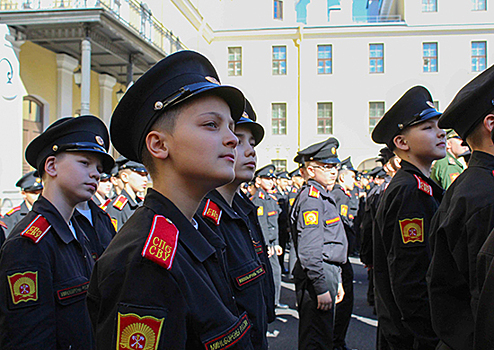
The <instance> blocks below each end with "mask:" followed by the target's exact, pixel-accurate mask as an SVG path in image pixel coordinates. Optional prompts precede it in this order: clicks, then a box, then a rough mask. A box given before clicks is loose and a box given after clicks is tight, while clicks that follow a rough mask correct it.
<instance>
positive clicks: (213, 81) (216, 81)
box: [205, 76, 221, 85]
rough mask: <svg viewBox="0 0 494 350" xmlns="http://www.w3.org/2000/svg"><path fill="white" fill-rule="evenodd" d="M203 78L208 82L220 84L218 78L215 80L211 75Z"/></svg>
mask: <svg viewBox="0 0 494 350" xmlns="http://www.w3.org/2000/svg"><path fill="white" fill-rule="evenodd" d="M205 79H206V80H207V81H209V82H210V83H213V84H216V85H221V84H220V82H219V81H218V80H216V78H213V77H210V76H207V77H205Z"/></svg>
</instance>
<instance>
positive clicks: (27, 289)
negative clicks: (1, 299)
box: [7, 271, 38, 305]
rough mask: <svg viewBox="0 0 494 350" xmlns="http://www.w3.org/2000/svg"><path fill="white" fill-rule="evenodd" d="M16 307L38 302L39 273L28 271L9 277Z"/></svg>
mask: <svg viewBox="0 0 494 350" xmlns="http://www.w3.org/2000/svg"><path fill="white" fill-rule="evenodd" d="M7 278H8V280H9V286H10V295H11V296H12V302H13V303H14V305H16V304H19V303H21V302H28V301H30V300H32V301H37V300H38V271H34V272H33V271H26V272H24V273H15V274H13V275H11V276H7Z"/></svg>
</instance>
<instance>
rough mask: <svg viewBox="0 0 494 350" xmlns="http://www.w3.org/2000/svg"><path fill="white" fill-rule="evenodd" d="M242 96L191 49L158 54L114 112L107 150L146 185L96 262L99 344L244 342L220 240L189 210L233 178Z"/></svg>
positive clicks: (92, 306) (244, 324)
mask: <svg viewBox="0 0 494 350" xmlns="http://www.w3.org/2000/svg"><path fill="white" fill-rule="evenodd" d="M243 110H244V97H243V95H242V93H241V92H240V91H239V90H238V89H236V88H233V87H229V86H221V85H219V83H218V76H217V74H216V71H215V69H214V67H213V66H212V65H211V63H210V62H209V61H208V60H207V58H205V57H204V56H202V55H201V54H199V53H197V52H193V51H186V50H184V51H179V52H176V53H173V54H171V55H169V56H167V57H166V58H164V59H163V60H161V61H159V62H158V63H157V64H156V65H155V66H154V67H152V68H151V69H150V70H149V71H147V72H146V73H145V74H144V75H143V76H141V77H140V78H139V79H138V80H137V81H136V82H135V83H134V84H133V85H132V86H131V87H130V88H129V89H128V90H127V92H126V93H125V95H124V96H123V98H122V99H121V100H120V102H119V104H118V105H117V107H116V108H115V111H114V112H113V115H112V118H111V122H110V133H111V138H112V142H113V145H114V147H115V149H116V150H117V151H118V152H119V153H120V154H122V155H123V156H125V157H127V158H128V159H130V160H131V161H135V162H142V163H143V164H144V165H145V166H146V169H148V170H150V174H151V178H152V179H153V189H149V190H148V191H147V194H146V198H145V200H144V204H143V205H142V207H140V208H139V209H138V210H137V211H136V212H135V213H134V215H132V217H131V218H130V219H129V220H128V221H127V222H126V224H125V225H124V226H123V227H122V229H121V230H120V231H119V232H118V234H117V235H116V236H115V238H114V239H113V240H112V242H111V244H110V245H109V246H108V248H107V249H106V250H105V252H104V253H103V255H102V256H101V257H100V258H99V259H98V261H97V262H96V265H95V268H94V272H93V275H92V277H91V283H90V285H89V290H88V297H87V300H88V309H89V313H90V315H91V320H92V323H93V328H94V330H95V336H96V344H97V346H98V348H100V349H122V348H130V347H132V348H138V347H140V348H144V347H147V348H151V349H200V348H202V349H204V348H206V349H225V348H228V349H252V344H251V340H250V328H251V323H250V321H249V318H248V316H247V315H246V313H243V314H240V313H239V312H238V309H237V305H236V304H235V302H234V298H233V295H232V293H231V290H230V286H229V281H228V280H227V278H226V275H225V272H226V271H227V265H226V262H225V260H224V249H225V243H224V241H223V239H222V238H221V237H219V236H218V235H217V234H215V233H214V232H213V231H211V230H210V229H209V227H208V226H207V224H206V223H205V222H204V221H203V220H202V218H201V217H200V216H197V215H195V212H196V210H197V208H198V206H199V204H200V202H201V200H202V198H203V197H204V196H205V195H206V194H207V193H208V192H210V191H211V190H213V189H214V188H216V187H218V186H222V185H224V184H226V183H229V182H231V181H232V180H233V179H234V176H235V170H234V163H235V147H236V146H237V138H236V137H235V135H234V134H233V131H232V130H233V128H234V126H235V124H234V123H235V121H236V120H238V119H239V118H240V117H241V115H242V113H243Z"/></svg>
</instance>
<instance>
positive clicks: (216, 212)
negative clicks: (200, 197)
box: [202, 199, 223, 226]
mask: <svg viewBox="0 0 494 350" xmlns="http://www.w3.org/2000/svg"><path fill="white" fill-rule="evenodd" d="M221 214H223V211H222V210H221V209H220V207H218V205H217V204H216V203H215V202H213V201H211V199H208V200H207V201H206V205H205V206H204V210H203V211H202V216H203V217H205V218H208V219H211V220H212V221H213V222H214V224H215V225H216V226H218V225H219V224H220V220H221Z"/></svg>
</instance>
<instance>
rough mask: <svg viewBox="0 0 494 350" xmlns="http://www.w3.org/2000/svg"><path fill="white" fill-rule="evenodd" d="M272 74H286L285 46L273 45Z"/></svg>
mask: <svg viewBox="0 0 494 350" xmlns="http://www.w3.org/2000/svg"><path fill="white" fill-rule="evenodd" d="M273 75H286V46H273Z"/></svg>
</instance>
